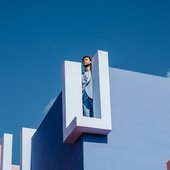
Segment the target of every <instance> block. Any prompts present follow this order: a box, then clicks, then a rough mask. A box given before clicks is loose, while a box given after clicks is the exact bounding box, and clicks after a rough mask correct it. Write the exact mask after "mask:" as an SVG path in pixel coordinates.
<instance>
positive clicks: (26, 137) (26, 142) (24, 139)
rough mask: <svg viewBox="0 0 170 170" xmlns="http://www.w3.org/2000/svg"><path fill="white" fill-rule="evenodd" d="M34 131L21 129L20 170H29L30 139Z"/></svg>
mask: <svg viewBox="0 0 170 170" xmlns="http://www.w3.org/2000/svg"><path fill="white" fill-rule="evenodd" d="M35 131H36V129H31V128H22V129H21V170H31V139H32V136H33V135H34V133H35Z"/></svg>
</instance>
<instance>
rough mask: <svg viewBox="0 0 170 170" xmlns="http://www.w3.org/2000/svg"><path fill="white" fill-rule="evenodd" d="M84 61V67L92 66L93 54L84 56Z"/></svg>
mask: <svg viewBox="0 0 170 170" xmlns="http://www.w3.org/2000/svg"><path fill="white" fill-rule="evenodd" d="M82 63H83V65H84V67H89V66H90V68H91V66H92V57H91V56H84V57H83V58H82Z"/></svg>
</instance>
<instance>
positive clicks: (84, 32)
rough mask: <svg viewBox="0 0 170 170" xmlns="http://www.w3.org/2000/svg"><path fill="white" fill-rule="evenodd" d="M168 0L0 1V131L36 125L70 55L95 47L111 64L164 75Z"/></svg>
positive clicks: (169, 37) (168, 50)
mask: <svg viewBox="0 0 170 170" xmlns="http://www.w3.org/2000/svg"><path fill="white" fill-rule="evenodd" d="M169 9H170V1H168V0H159V1H157V0H155V1H151V0H140V1H136V0H134V1H125V0H119V1H114V0H112V1H111V0H110V1H107V0H105V1H90V0H86V1H57V0H48V1H47V0H41V1H37V0H25V1H23V0H6V1H2V0H1V1H0V135H1V136H2V134H3V133H4V132H7V133H13V134H14V145H13V147H14V153H13V162H14V163H17V164H18V163H19V137H20V130H21V127H23V126H24V127H32V128H37V126H38V125H39V123H40V121H41V120H42V118H43V117H44V115H45V113H44V109H45V107H46V106H47V104H48V103H49V102H50V100H52V99H53V98H55V97H56V96H58V94H59V92H60V91H61V66H62V63H63V62H64V60H72V61H81V57H82V55H86V54H88V55H94V54H95V52H96V50H97V49H100V50H106V51H108V52H109V61H110V67H116V68H121V69H127V70H133V71H137V72H143V73H148V74H154V75H159V76H165V75H166V73H167V71H168V68H169V67H170V10H169Z"/></svg>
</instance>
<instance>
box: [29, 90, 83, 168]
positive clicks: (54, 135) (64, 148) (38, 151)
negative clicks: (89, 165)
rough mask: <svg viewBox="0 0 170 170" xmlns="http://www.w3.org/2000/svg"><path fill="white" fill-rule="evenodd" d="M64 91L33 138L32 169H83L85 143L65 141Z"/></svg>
mask: <svg viewBox="0 0 170 170" xmlns="http://www.w3.org/2000/svg"><path fill="white" fill-rule="evenodd" d="M62 128H63V127H62V93H60V95H59V96H58V98H57V99H56V101H55V102H54V104H53V106H52V107H51V109H50V110H49V112H48V114H47V115H46V117H45V118H44V120H43V121H42V123H41V125H40V126H39V128H38V129H37V131H36V133H35V134H34V136H33V139H32V165H31V167H32V168H31V170H40V169H41V170H47V169H48V170H83V143H82V141H81V139H80V140H78V141H77V142H76V143H75V144H74V145H69V144H64V143H63V134H62V132H63V130H62Z"/></svg>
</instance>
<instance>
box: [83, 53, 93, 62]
mask: <svg viewBox="0 0 170 170" xmlns="http://www.w3.org/2000/svg"><path fill="white" fill-rule="evenodd" d="M85 58H89V59H90V61H91V60H92V57H91V56H89V55H85V56H83V58H82V62H83V61H84V59H85Z"/></svg>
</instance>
